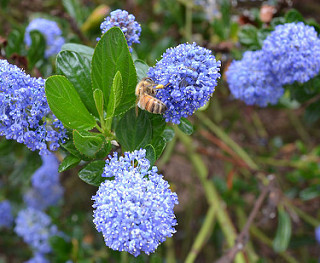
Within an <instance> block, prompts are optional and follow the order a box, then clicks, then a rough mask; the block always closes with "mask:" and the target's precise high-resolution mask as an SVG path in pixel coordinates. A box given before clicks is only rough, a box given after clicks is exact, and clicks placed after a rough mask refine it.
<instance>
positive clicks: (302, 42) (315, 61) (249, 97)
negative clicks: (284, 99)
mask: <svg viewBox="0 0 320 263" xmlns="http://www.w3.org/2000/svg"><path fill="white" fill-rule="evenodd" d="M319 72H320V38H319V37H318V34H317V32H316V31H315V29H314V28H313V27H311V26H307V25H305V24H304V23H302V22H300V23H288V24H284V25H278V26H276V27H275V30H274V31H273V32H272V33H271V34H270V35H269V36H268V37H267V38H266V40H265V41H264V42H263V47H262V50H258V51H254V52H251V51H247V52H245V53H244V55H243V58H242V60H240V61H233V62H232V63H231V65H230V66H229V68H228V71H227V72H226V76H227V82H228V84H229V88H230V91H231V93H232V94H233V96H234V97H235V98H237V99H240V100H243V101H244V102H245V103H246V104H247V105H258V106H260V107H265V106H267V105H268V103H270V104H276V103H277V102H278V100H279V98H280V97H281V96H282V94H283V92H284V89H283V85H286V84H292V83H294V82H295V81H297V82H300V83H304V82H307V81H308V80H310V79H311V78H313V77H315V76H316V75H317V74H318V73H319Z"/></svg>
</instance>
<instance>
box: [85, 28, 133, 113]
mask: <svg viewBox="0 0 320 263" xmlns="http://www.w3.org/2000/svg"><path fill="white" fill-rule="evenodd" d="M117 71H120V73H121V76H122V83H123V91H122V98H121V101H120V103H119V105H118V106H117V108H116V110H115V113H114V115H115V116H117V115H120V114H123V113H124V112H126V111H127V110H129V109H130V108H131V107H133V106H134V103H135V99H136V97H135V86H136V84H137V75H136V70H135V67H134V64H133V61H132V58H131V55H130V52H129V49H128V45H127V41H126V39H125V37H124V35H123V33H122V31H121V29H120V28H118V27H114V28H111V29H110V30H108V31H107V32H106V33H105V34H104V35H103V36H102V38H101V39H100V41H99V42H98V44H97V46H96V48H95V51H94V54H93V58H92V71H91V77H92V85H93V90H96V89H101V90H102V91H103V95H104V102H105V103H104V104H105V107H107V105H108V102H109V98H110V96H111V87H112V83H113V78H114V76H115V74H116V72H117Z"/></svg>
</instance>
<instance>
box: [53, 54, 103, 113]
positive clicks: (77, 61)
mask: <svg viewBox="0 0 320 263" xmlns="http://www.w3.org/2000/svg"><path fill="white" fill-rule="evenodd" d="M56 65H57V72H58V74H61V75H64V76H66V77H67V78H68V80H69V81H70V82H71V83H72V84H73V86H74V87H75V89H76V91H77V92H78V94H79V96H80V98H81V101H82V102H83V104H84V105H85V106H86V108H87V109H88V110H89V112H90V113H92V114H93V115H95V116H97V117H98V112H97V109H96V107H95V102H94V99H93V91H92V88H91V76H90V70H91V61H90V60H89V59H88V58H87V57H85V56H84V55H81V54H79V53H76V52H74V51H67V50H65V51H61V52H60V53H59V54H58V56H57V59H56Z"/></svg>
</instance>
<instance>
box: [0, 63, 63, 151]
mask: <svg viewBox="0 0 320 263" xmlns="http://www.w3.org/2000/svg"><path fill="white" fill-rule="evenodd" d="M49 117H50V118H49ZM52 119H54V121H52ZM0 136H5V137H6V139H12V140H16V141H17V142H19V143H23V144H25V145H26V146H27V147H28V148H29V149H30V150H32V151H35V150H40V154H41V155H42V154H47V153H48V152H49V151H48V147H47V143H50V146H49V149H50V150H51V151H55V150H57V148H58V147H59V143H58V142H59V141H62V142H63V141H64V138H66V130H65V129H64V127H63V125H62V123H61V122H60V121H58V120H57V119H56V118H55V116H53V115H52V114H51V112H50V108H49V106H48V103H47V99H46V96H45V91H44V79H42V78H32V77H30V76H29V75H27V74H25V72H23V71H22V70H21V69H19V68H18V67H17V66H15V65H11V64H9V63H8V62H7V61H6V60H0Z"/></svg>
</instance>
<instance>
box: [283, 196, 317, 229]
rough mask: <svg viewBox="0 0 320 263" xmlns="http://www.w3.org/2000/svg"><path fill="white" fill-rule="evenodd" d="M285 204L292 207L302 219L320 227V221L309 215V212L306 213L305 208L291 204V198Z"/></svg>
mask: <svg viewBox="0 0 320 263" xmlns="http://www.w3.org/2000/svg"><path fill="white" fill-rule="evenodd" d="M285 205H286V206H287V207H288V208H290V209H292V210H293V211H294V212H295V213H296V214H297V215H298V216H299V217H300V218H301V219H303V220H304V221H305V222H306V223H308V224H310V225H312V226H313V227H314V228H316V227H318V226H319V225H320V222H319V221H318V220H317V219H315V218H313V217H312V216H310V215H308V214H307V213H305V212H304V211H303V210H301V209H300V208H298V207H296V206H294V205H293V204H291V203H290V202H289V200H286V201H285Z"/></svg>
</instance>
